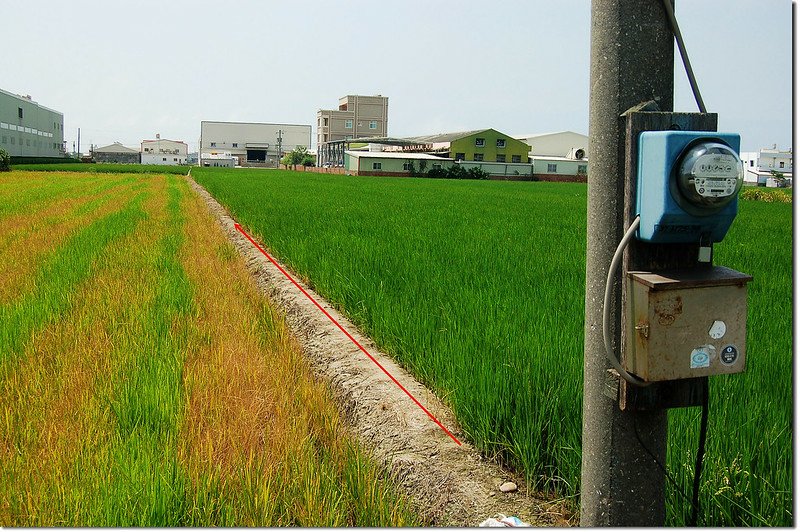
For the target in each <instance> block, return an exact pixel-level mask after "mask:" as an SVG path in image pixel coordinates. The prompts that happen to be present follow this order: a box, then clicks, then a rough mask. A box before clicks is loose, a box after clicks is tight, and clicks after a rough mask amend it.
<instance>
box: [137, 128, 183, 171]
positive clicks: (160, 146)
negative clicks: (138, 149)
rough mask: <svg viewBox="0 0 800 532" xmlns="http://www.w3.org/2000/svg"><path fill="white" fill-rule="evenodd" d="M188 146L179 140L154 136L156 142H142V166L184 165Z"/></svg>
mask: <svg viewBox="0 0 800 532" xmlns="http://www.w3.org/2000/svg"><path fill="white" fill-rule="evenodd" d="M188 154H189V146H188V145H187V144H186V143H185V142H183V141H180V140H168V139H162V138H161V135H156V140H143V141H142V164H165V165H175V166H177V165H179V164H186V158H187V157H188Z"/></svg>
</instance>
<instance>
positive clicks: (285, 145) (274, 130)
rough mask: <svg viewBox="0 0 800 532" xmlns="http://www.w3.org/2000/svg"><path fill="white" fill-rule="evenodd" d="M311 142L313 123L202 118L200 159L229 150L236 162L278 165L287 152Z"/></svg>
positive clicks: (227, 152)
mask: <svg viewBox="0 0 800 532" xmlns="http://www.w3.org/2000/svg"><path fill="white" fill-rule="evenodd" d="M310 145H311V126H310V125H301V124H268V123H262V122H213V121H207V120H204V121H202V122H200V159H201V160H204V159H209V160H213V158H212V157H210V156H212V155H220V154H229V155H230V156H232V157H233V158H234V159H235V164H236V166H267V167H277V166H278V162H279V161H280V159H281V157H283V155H284V154H286V153H288V152H290V151H292V150H294V149H295V148H297V147H299V146H304V147H306V148H309V147H310Z"/></svg>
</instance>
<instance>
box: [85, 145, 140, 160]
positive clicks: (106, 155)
mask: <svg viewBox="0 0 800 532" xmlns="http://www.w3.org/2000/svg"><path fill="white" fill-rule="evenodd" d="M92 160H93V161H94V162H96V163H122V164H138V163H139V162H141V155H140V153H139V151H138V150H134V149H133V148H128V147H127V146H123V145H122V144H120V143H119V142H115V143H114V144H110V145H108V146H103V147H102V148H94V149H93V150H92Z"/></svg>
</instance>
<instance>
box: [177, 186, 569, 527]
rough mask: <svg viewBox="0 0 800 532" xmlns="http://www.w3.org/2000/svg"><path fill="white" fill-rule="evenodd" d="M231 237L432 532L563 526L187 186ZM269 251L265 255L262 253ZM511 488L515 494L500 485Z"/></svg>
mask: <svg viewBox="0 0 800 532" xmlns="http://www.w3.org/2000/svg"><path fill="white" fill-rule="evenodd" d="M189 183H190V185H191V186H192V188H193V189H194V190H195V191H196V192H197V193H198V194H199V195H200V196H201V197H203V198H204V199H205V200H206V202H207V203H208V206H209V208H210V209H211V212H212V213H213V214H214V215H215V217H216V218H217V220H218V221H219V223H220V225H221V226H222V228H223V230H224V231H225V233H226V234H227V235H228V238H229V239H230V240H231V242H232V243H233V244H234V245H235V246H236V248H237V249H238V250H239V252H240V253H242V254H243V255H244V256H245V258H246V259H247V264H248V268H249V269H250V272H251V274H252V275H253V277H254V278H255V279H256V281H257V283H258V285H259V287H260V288H261V290H262V291H263V292H264V293H265V294H267V295H268V296H269V297H270V299H271V300H272V301H274V302H275V303H276V304H278V305H279V307H280V308H281V309H282V310H283V312H284V313H285V317H286V321H287V323H288V324H289V326H290V328H291V330H292V332H293V333H294V334H295V336H296V337H297V339H298V341H299V342H300V343H301V345H302V346H303V350H304V353H305V355H306V357H307V358H308V360H309V361H310V363H311V366H312V368H313V369H314V371H315V373H316V374H317V375H319V376H320V377H321V378H324V379H325V380H326V381H327V382H328V383H329V385H330V388H331V390H332V391H333V394H334V396H335V398H336V400H337V402H338V403H339V404H340V410H341V412H342V413H343V416H344V418H345V419H346V421H347V423H348V425H349V427H350V430H351V431H352V432H353V433H354V434H355V435H356V436H357V437H358V439H359V441H360V442H361V443H362V444H363V445H364V446H365V447H366V448H367V449H369V450H370V451H371V452H372V454H373V456H374V457H375V458H376V459H377V460H378V461H379V462H381V463H382V464H383V465H384V466H385V467H386V468H387V469H388V470H389V471H391V472H392V473H393V474H394V475H395V477H396V478H397V479H398V481H399V483H400V484H401V485H402V486H403V488H404V489H405V490H406V491H407V493H408V495H409V496H410V497H411V498H412V499H413V500H414V501H415V502H416V503H417V505H418V508H419V510H420V511H421V513H422V514H423V515H425V516H426V517H428V518H429V519H430V520H431V522H432V524H433V525H435V526H477V525H478V524H479V523H480V522H481V521H483V520H484V519H486V518H488V517H491V516H493V515H495V514H497V513H502V514H505V515H514V516H517V517H519V518H520V519H522V520H523V521H526V522H528V523H531V524H533V525H534V526H566V525H568V522H567V521H566V520H565V517H564V515H565V512H564V507H563V505H561V504H555V503H553V502H550V501H547V500H545V499H544V498H539V497H538V496H537V494H534V493H528V490H527V489H526V488H525V486H524V483H523V482H522V481H521V479H519V478H517V477H516V476H515V475H513V474H511V473H509V472H507V471H504V470H503V469H502V468H500V467H499V466H498V465H497V464H494V463H492V462H490V461H488V460H486V459H484V458H482V457H481V455H480V454H479V453H478V452H477V451H476V450H475V449H474V448H473V447H472V446H471V445H470V444H468V443H466V442H464V441H463V434H462V433H461V431H460V429H459V427H458V424H457V422H456V420H455V417H454V416H453V414H452V412H451V411H450V410H449V409H448V408H447V407H446V406H444V405H443V404H442V403H441V401H439V399H438V398H437V397H436V396H435V395H434V394H433V393H432V392H430V391H429V390H428V389H427V388H425V387H424V386H423V385H421V384H420V383H418V382H417V381H416V380H415V379H414V378H413V377H412V376H411V375H409V374H408V373H407V372H406V371H405V370H404V369H402V368H401V367H400V366H398V365H397V364H396V363H395V362H394V361H392V360H391V359H390V358H389V357H388V356H387V355H385V354H384V353H382V352H380V351H379V350H378V349H377V347H376V346H375V345H374V343H373V342H372V341H371V340H370V339H369V338H367V337H365V336H364V335H362V334H361V333H360V332H359V331H358V330H357V329H356V328H355V326H353V324H352V323H350V321H349V320H347V318H345V317H344V316H342V315H341V314H340V313H339V312H337V311H336V309H334V308H333V307H331V305H329V304H328V303H327V302H326V301H325V300H324V299H322V298H321V297H320V296H318V295H317V294H316V293H314V292H313V291H312V290H310V289H309V288H308V287H306V286H304V285H303V288H304V289H305V290H306V291H307V292H308V293H309V294H310V295H311V296H312V297H314V299H316V300H317V301H318V302H319V303H320V304H321V305H322V307H323V308H325V310H326V311H327V312H328V313H329V314H330V315H331V316H332V317H333V318H334V319H336V321H338V322H339V323H340V324H341V325H342V326H343V327H344V328H345V329H346V330H347V331H348V332H349V333H350V334H351V335H352V336H353V337H354V338H355V339H356V340H357V341H358V342H359V343H360V344H361V345H362V346H363V347H364V348H365V349H367V351H369V353H370V354H371V355H372V356H373V357H375V359H376V360H378V362H380V364H381V365H382V366H383V367H384V368H386V370H387V371H388V372H389V373H390V374H391V375H393V376H394V377H395V378H396V379H397V380H398V381H399V382H400V383H401V384H402V385H403V386H404V387H405V388H406V389H407V390H408V391H409V392H410V393H411V394H412V395H413V396H414V397H416V398H417V400H419V402H420V403H422V404H423V405H424V406H425V407H426V408H427V409H428V410H429V411H430V412H431V413H432V414H433V415H434V416H436V418H437V419H439V421H441V422H442V424H443V425H444V426H445V427H447V428H448V429H449V430H450V431H451V432H453V433H454V434H455V436H456V437H457V438H458V439H459V440H461V441H462V445H461V446H458V445H456V443H455V442H454V441H453V440H452V439H451V438H450V437H449V436H448V435H447V434H446V433H445V432H444V431H443V430H442V429H441V428H439V427H438V426H437V425H436V424H435V423H434V422H433V421H432V420H431V419H430V418H429V417H428V416H427V415H426V414H425V413H424V412H423V411H422V410H421V409H420V408H419V407H418V406H417V405H415V404H414V403H413V402H412V401H411V399H410V398H409V397H408V396H407V395H406V394H405V393H404V392H403V391H402V390H401V389H400V388H399V387H398V386H397V385H396V384H395V383H393V382H392V381H391V380H390V379H389V377H387V376H386V375H385V374H384V373H383V372H382V371H381V370H380V368H378V367H377V366H376V365H375V364H374V363H373V362H372V361H371V360H369V358H367V356H366V355H364V353H362V352H361V351H360V350H359V349H358V348H357V347H356V346H355V345H354V344H353V343H352V342H351V341H350V340H349V339H348V338H347V337H346V336H345V335H344V334H343V333H342V332H341V331H340V330H339V329H338V328H337V327H336V326H335V325H334V324H333V323H332V322H331V321H330V320H329V319H328V318H326V317H325V316H324V315H323V314H322V312H320V311H319V309H318V308H317V307H316V306H314V304H313V303H312V302H311V301H309V300H308V299H307V298H306V296H305V295H303V294H302V292H300V290H298V289H297V288H296V287H295V286H294V285H293V284H292V283H291V281H289V280H288V279H287V278H286V277H285V276H284V275H283V274H282V273H281V272H280V271H279V270H278V269H277V268H276V267H275V266H274V265H273V264H272V263H271V262H270V261H269V260H268V259H267V258H266V257H265V256H264V255H263V254H261V252H260V251H258V250H257V249H256V248H255V247H254V246H253V245H252V244H251V243H250V242H249V241H248V240H247V239H246V238H245V237H244V236H243V235H242V234H241V233H240V232H239V231H237V230H236V228H235V227H234V220H233V219H232V218H231V217H230V215H229V214H228V213H227V212H226V210H225V209H224V208H223V207H222V206H221V205H220V204H219V203H218V202H217V201H216V200H215V199H214V198H212V197H211V196H210V194H208V192H206V190H205V189H204V188H203V187H201V186H200V185H198V184H197V183H195V182H194V180H193V179H191V178H189ZM267 251H268V250H267ZM506 481H513V482H515V483H516V484H517V485H518V486H519V490H518V491H516V492H514V493H501V492H500V491H499V486H500V485H501V484H502V483H504V482H506Z"/></svg>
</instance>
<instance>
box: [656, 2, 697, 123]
mask: <svg viewBox="0 0 800 532" xmlns="http://www.w3.org/2000/svg"><path fill="white" fill-rule="evenodd" d="M662 3H663V4H664V11H666V12H667V18H668V19H669V25H670V27H671V28H672V34H673V35H674V36H675V42H676V43H677V44H678V51H679V52H680V54H681V59H682V60H683V68H684V69H685V70H686V76H687V77H688V78H689V85H691V87H692V93H694V100H695V101H696V102H697V107H698V109H700V112H701V113H705V112H707V111H706V104H705V103H703V97H702V96H700V88H699V87H698V86H697V79H696V78H695V76H694V71H693V70H692V65H691V63H689V55H688V54H687V53H686V45H685V44H684V42H683V36H682V35H681V29H680V28H679V27H678V20H677V19H676V18H675V11H674V10H673V9H672V3H671V2H670V0H662Z"/></svg>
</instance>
